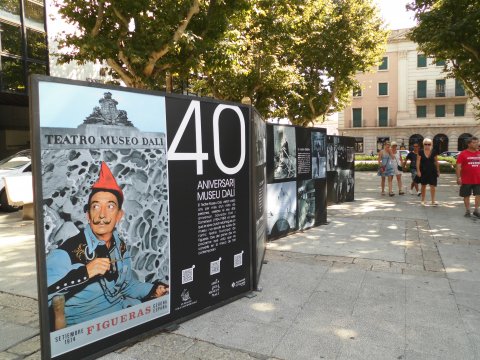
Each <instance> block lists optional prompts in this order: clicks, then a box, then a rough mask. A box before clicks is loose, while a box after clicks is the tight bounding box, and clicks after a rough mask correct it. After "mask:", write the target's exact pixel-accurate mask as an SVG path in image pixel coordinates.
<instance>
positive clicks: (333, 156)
mask: <svg viewBox="0 0 480 360" xmlns="http://www.w3.org/2000/svg"><path fill="white" fill-rule="evenodd" d="M327 150H328V151H327V152H328V154H327V202H328V204H332V203H341V202H346V201H354V199H355V138H354V137H348V136H334V135H328V136H327Z"/></svg>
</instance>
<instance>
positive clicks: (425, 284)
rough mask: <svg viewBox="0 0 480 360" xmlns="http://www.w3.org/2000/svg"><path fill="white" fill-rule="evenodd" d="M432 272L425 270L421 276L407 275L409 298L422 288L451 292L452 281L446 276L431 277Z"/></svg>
mask: <svg viewBox="0 0 480 360" xmlns="http://www.w3.org/2000/svg"><path fill="white" fill-rule="evenodd" d="M430 275H431V274H429V273H426V272H423V273H422V274H421V275H420V276H411V275H406V287H407V298H408V297H410V296H412V295H414V294H415V293H418V292H419V291H421V290H424V291H428V292H431V293H436V292H440V293H442V294H449V293H451V288H450V282H449V280H448V279H445V278H435V277H431V276H430Z"/></svg>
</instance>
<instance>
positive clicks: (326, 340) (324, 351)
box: [272, 328, 342, 360]
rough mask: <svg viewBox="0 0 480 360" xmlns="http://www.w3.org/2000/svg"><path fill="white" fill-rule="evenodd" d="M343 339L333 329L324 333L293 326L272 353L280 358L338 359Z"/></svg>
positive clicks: (306, 359) (299, 359)
mask: <svg viewBox="0 0 480 360" xmlns="http://www.w3.org/2000/svg"><path fill="white" fill-rule="evenodd" d="M341 347H342V340H341V338H340V337H338V336H337V335H335V334H334V333H333V331H332V330H329V329H326V330H325V331H324V332H322V333H318V332H310V331H305V330H301V329H296V328H291V329H289V330H288V332H287V333H286V335H285V336H284V337H283V338H282V339H281V341H280V342H279V343H278V346H277V347H276V348H275V349H274V351H273V353H272V355H273V356H275V357H278V358H280V359H295V360H302V359H305V360H311V359H332V360H333V359H336V358H337V356H338V353H339V351H340V348H341Z"/></svg>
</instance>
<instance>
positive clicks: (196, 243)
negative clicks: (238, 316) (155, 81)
mask: <svg viewBox="0 0 480 360" xmlns="http://www.w3.org/2000/svg"><path fill="white" fill-rule="evenodd" d="M31 85H32V86H31V94H30V99H31V104H30V108H31V128H32V145H33V146H32V149H33V155H34V156H33V159H32V161H33V175H34V176H33V178H34V193H35V199H34V203H35V212H36V214H38V216H36V219H35V232H36V255H37V267H38V284H39V285H38V286H39V303H40V326H41V342H42V357H43V358H55V359H69V360H71V359H76V358H82V359H84V358H96V357H98V356H101V355H103V354H106V353H108V352H110V351H113V350H114V349H117V348H119V347H121V346H124V345H125V344H126V343H128V342H131V341H134V340H135V339H137V338H138V337H139V336H140V335H144V334H146V333H150V332H155V331H158V330H159V329H163V328H166V327H168V326H171V325H172V324H174V323H178V322H181V321H185V320H186V319H189V318H191V317H194V316H197V315H199V314H201V313H204V312H207V311H210V310H212V309H214V308H216V307H218V306H222V305H224V304H225V303H228V302H231V301H233V300H235V299H237V298H239V297H242V296H244V295H245V294H247V293H249V292H251V291H252V290H255V289H256V288H257V285H258V282H259V279H260V274H261V268H262V263H263V258H264V255H265V249H266V243H267V241H269V240H274V239H277V238H279V237H282V236H286V235H287V234H289V233H292V232H295V231H304V230H307V229H308V228H311V227H315V226H320V225H322V224H325V223H326V221H327V204H330V203H339V202H344V201H353V200H354V183H355V180H354V179H355V178H354V139H353V138H349V137H343V136H329V135H327V134H326V130H325V129H322V128H302V127H296V126H288V125H276V124H267V123H265V122H264V121H263V120H262V119H261V117H260V116H259V114H258V112H257V111H256V110H255V109H254V108H252V107H251V106H248V105H243V104H235V103H227V102H219V101H215V100H212V99H204V98H199V97H191V96H183V95H172V94H164V93H159V92H154V91H143V90H135V89H125V88H120V87H114V86H108V85H100V84H92V83H85V82H79V81H69V80H65V79H58V78H51V77H46V76H34V77H32V79H31ZM58 99H62V101H61V102H59V101H58ZM80 99H81V101H79V100H80ZM103 166H106V167H107V168H109V169H110V170H111V173H112V177H113V178H114V179H115V182H116V183H118V186H119V188H121V189H122V191H123V205H122V211H123V217H122V218H121V220H120V221H119V222H118V223H117V225H116V228H115V234H116V235H115V237H116V239H118V241H119V242H121V243H122V244H125V246H124V248H123V249H122V254H123V255H122V256H124V258H125V259H127V258H129V261H128V264H129V266H128V267H127V266H124V267H123V268H122V266H120V265H119V266H118V267H113V266H112V267H111V268H110V270H109V271H110V273H113V275H111V274H110V277H109V278H107V277H106V275H105V276H104V275H96V276H95V277H91V278H88V279H87V278H86V277H85V281H83V280H82V282H81V284H80V281H78V284H77V283H75V281H73V282H72V284H70V283H69V282H68V281H67V279H68V280H70V279H71V278H72V274H73V273H74V272H75V271H76V272H77V273H78V271H79V270H82V269H83V268H84V267H86V266H87V265H88V264H89V262H90V261H92V260H91V259H94V258H95V256H97V255H96V253H95V251H93V252H92V251H87V250H88V248H89V246H91V243H90V242H89V240H88V236H91V235H88V236H87V235H85V237H84V238H85V239H87V240H85V241H86V243H85V244H84V243H82V241H83V240H82V239H83V237H82V234H91V233H92V232H91V231H90V230H89V229H91V230H95V227H94V226H93V225H92V224H91V223H90V220H92V221H93V220H94V217H93V216H92V214H91V213H90V212H89V210H87V209H90V207H89V206H90V201H91V194H93V190H92V189H93V188H94V187H95V184H97V183H98V182H99V181H100V180H99V179H100V177H101V175H100V169H103ZM86 215H87V216H86ZM93 223H95V222H94V221H93ZM89 231H90V232H89ZM93 233H94V234H96V232H95V231H93ZM112 236H113V235H112ZM74 241H77V242H78V243H74V244H75V246H73V245H72V243H73V242H74ZM100 243H101V241H100ZM69 244H70V245H69ZM69 249H71V251H70V250H69ZM69 251H70V253H69ZM63 252H65V254H64V253H63ZM59 254H60V255H61V256H59ZM125 254H127V255H125ZM53 255H55V256H53ZM98 257H101V256H100V255H98ZM66 258H70V259H71V260H69V261H71V264H70V263H68V266H66V265H65V259H66ZM61 259H63V260H61ZM115 260H117V259H115ZM67 262H68V261H67ZM125 264H127V262H125ZM59 269H62V270H61V271H60V270H59ZM120 270H121V271H120ZM120 272H123V273H122V274H127V275H125V276H123V275H120ZM117 273H118V275H117ZM64 279H65V283H64ZM125 279H130V280H128V281H130V282H132V283H135V284H137V285H138V286H139V287H141V286H142V284H162V286H164V287H166V288H167V289H168V291H167V292H164V293H162V294H161V295H158V297H151V296H149V297H142V296H140V294H138V296H137V297H138V299H137V300H138V301H137V303H135V305H128V306H124V308H122V309H119V308H118V307H113V306H112V309H111V311H110V310H109V308H108V301H112V302H113V300H111V299H112V296H113V295H115V296H117V298H116V299H117V300H118V299H119V298H122V299H123V297H125V296H124V294H123V293H122V291H123V290H124V289H126V288H130V285H131V284H130V283H127V280H125ZM57 284H59V286H57V288H55V286H54V285H57ZM63 285H65V286H63ZM80 285H81V286H80ZM100 285H101V286H100ZM110 286H111V287H110ZM155 286H156V285H155ZM95 287H96V289H97V290H98V291H104V292H105V294H104V296H105V299H106V300H108V301H103V303H99V304H100V305H99V306H106V305H105V303H107V307H106V309H107V310H106V311H103V312H102V313H101V314H100V313H99V315H98V316H96V315H95V314H93V315H92V313H91V311H90V313H89V315H88V316H85V317H82V316H81V311H83V310H79V309H83V308H87V307H88V306H87V303H88V301H89V300H88V296H87V295H86V294H89V292H88V291H89V290H91V289H93V288H95ZM58 288H61V289H60V290H59V289H58ZM99 289H103V290H99ZM87 290H88V291H87ZM135 295H136V294H133V295H132V294H129V296H133V297H134V298H135ZM109 299H110V300H109ZM117 300H116V301H117ZM82 301H84V303H82ZM96 301H98V299H96ZM118 301H120V300H118ZM59 303H60V304H61V306H60V309H61V311H58V306H57V305H58V304H59ZM72 309H74V310H72ZM90 310H91V309H90ZM59 314H60V318H61V319H62V321H63V322H62V321H60V322H59V321H58V315H59ZM59 323H60V324H62V325H61V326H59V325H58V324H59Z"/></svg>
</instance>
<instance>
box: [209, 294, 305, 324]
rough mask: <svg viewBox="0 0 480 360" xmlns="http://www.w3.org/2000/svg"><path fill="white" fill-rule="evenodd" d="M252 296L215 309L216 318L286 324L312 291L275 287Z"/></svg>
mask: <svg viewBox="0 0 480 360" xmlns="http://www.w3.org/2000/svg"><path fill="white" fill-rule="evenodd" d="M256 294H257V296H255V297H253V298H244V299H240V300H237V301H235V302H233V303H230V304H229V305H228V306H224V307H221V308H219V309H216V310H215V314H216V315H215V316H216V317H217V318H224V320H225V321H229V322H236V321H242V320H247V321H252V322H257V323H265V324H272V325H280V326H281V325H285V326H288V325H289V324H291V322H292V321H293V320H294V319H295V317H296V316H297V314H298V313H299V312H300V311H301V309H302V308H303V307H304V304H305V302H307V301H308V299H309V298H310V296H311V294H312V291H310V292H307V291H300V290H299V291H285V288H283V287H282V288H281V289H279V288H276V289H274V290H271V291H262V292H258V293H256Z"/></svg>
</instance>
